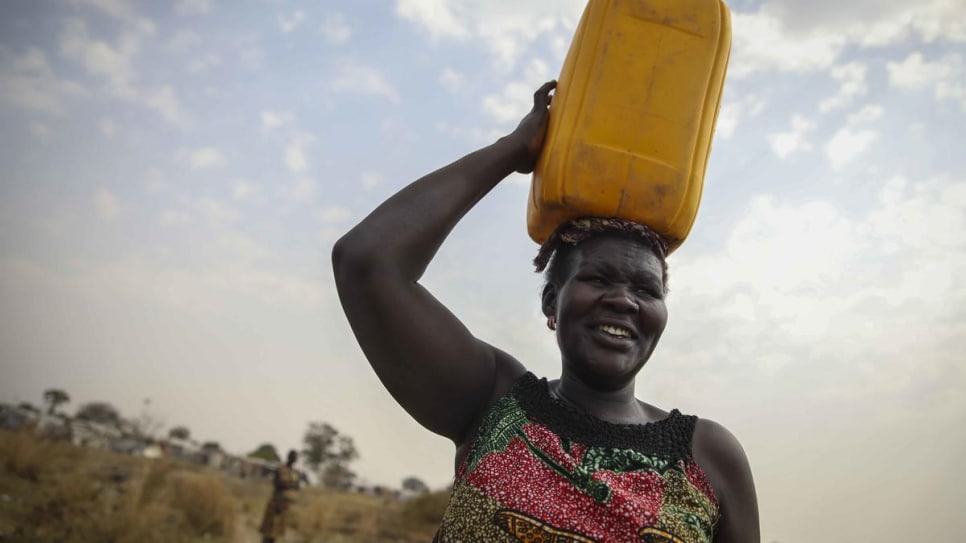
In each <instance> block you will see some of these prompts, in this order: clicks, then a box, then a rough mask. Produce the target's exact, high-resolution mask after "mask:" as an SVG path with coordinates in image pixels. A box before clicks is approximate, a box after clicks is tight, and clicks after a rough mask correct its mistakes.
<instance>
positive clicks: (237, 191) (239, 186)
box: [231, 181, 259, 200]
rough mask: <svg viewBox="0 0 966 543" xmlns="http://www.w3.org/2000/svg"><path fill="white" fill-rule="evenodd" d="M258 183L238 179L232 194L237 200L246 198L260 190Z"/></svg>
mask: <svg viewBox="0 0 966 543" xmlns="http://www.w3.org/2000/svg"><path fill="white" fill-rule="evenodd" d="M258 190H259V188H258V185H256V184H254V183H251V182H249V181H238V182H237V183H235V185H234V186H233V187H232V189H231V196H232V198H234V199H235V200H246V199H248V197H249V196H252V195H254V194H256V193H257V192H258Z"/></svg>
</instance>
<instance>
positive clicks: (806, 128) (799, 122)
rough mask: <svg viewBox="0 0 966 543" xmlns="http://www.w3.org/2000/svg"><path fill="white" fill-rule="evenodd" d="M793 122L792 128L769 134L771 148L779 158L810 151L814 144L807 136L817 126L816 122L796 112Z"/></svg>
mask: <svg viewBox="0 0 966 543" xmlns="http://www.w3.org/2000/svg"><path fill="white" fill-rule="evenodd" d="M791 124H792V126H791V129H789V130H788V131H787V132H779V133H776V134H769V136H768V143H769V145H770V146H771V150H772V152H773V153H775V156H777V157H778V158H781V159H785V158H788V157H789V156H790V155H792V154H794V153H797V152H800V151H808V150H810V149H811V148H812V144H811V143H809V141H808V140H807V139H806V136H807V134H808V133H809V132H811V131H812V130H813V129H814V128H815V123H814V122H812V121H810V120H808V119H806V118H805V117H803V116H801V115H798V114H795V115H793V116H792V120H791Z"/></svg>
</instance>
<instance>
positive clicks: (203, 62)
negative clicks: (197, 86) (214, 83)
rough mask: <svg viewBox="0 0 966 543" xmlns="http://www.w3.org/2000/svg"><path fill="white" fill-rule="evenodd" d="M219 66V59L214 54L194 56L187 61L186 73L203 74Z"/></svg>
mask: <svg viewBox="0 0 966 543" xmlns="http://www.w3.org/2000/svg"><path fill="white" fill-rule="evenodd" d="M220 65H221V57H220V56H218V55H216V54H214V53H206V54H203V55H199V56H196V57H194V58H192V59H191V60H190V61H188V68H187V69H188V73H191V74H203V73H205V72H207V71H208V70H209V69H211V68H212V67H214V66H220Z"/></svg>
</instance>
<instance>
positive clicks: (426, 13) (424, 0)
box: [396, 0, 470, 39]
mask: <svg viewBox="0 0 966 543" xmlns="http://www.w3.org/2000/svg"><path fill="white" fill-rule="evenodd" d="M452 8H453V6H451V2H447V1H446V0H398V1H397V2H396V15H398V16H399V17H400V18H401V19H403V20H406V21H409V22H413V23H416V24H418V25H419V26H421V27H423V28H424V29H426V30H428V31H429V33H430V36H431V37H432V38H433V39H439V38H440V37H444V36H446V37H450V38H465V37H467V36H469V34H470V32H469V29H468V28H467V27H466V26H464V25H463V24H462V22H461V21H465V20H467V19H465V18H463V17H457V16H456V14H455V13H454V12H453V9H452Z"/></svg>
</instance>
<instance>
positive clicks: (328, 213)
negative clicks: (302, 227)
mask: <svg viewBox="0 0 966 543" xmlns="http://www.w3.org/2000/svg"><path fill="white" fill-rule="evenodd" d="M351 217H352V210H351V209H349V208H347V207H343V206H334V205H329V206H325V207H323V208H322V209H320V210H319V220H320V221H322V222H324V223H327V224H333V223H341V222H345V221H347V220H349V219H350V218H351Z"/></svg>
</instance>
